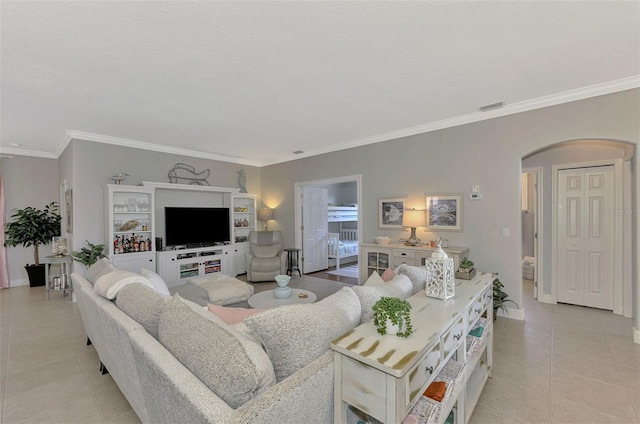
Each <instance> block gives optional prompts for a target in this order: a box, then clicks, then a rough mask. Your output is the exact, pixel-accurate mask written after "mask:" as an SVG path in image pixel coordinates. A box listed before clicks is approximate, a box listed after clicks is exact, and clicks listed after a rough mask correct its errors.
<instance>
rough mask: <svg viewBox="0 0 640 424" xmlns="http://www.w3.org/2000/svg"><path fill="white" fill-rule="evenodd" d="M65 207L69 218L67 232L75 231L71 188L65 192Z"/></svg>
mask: <svg viewBox="0 0 640 424" xmlns="http://www.w3.org/2000/svg"><path fill="white" fill-rule="evenodd" d="M64 208H65V211H66V214H67V216H66V219H67V233H69V234H71V233H73V192H72V191H71V189H69V190H67V191H65V192H64Z"/></svg>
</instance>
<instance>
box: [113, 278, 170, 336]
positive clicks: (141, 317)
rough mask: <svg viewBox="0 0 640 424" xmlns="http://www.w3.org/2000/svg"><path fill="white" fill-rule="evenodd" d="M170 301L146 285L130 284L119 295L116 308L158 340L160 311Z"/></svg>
mask: <svg viewBox="0 0 640 424" xmlns="http://www.w3.org/2000/svg"><path fill="white" fill-rule="evenodd" d="M168 299H170V297H168V296H164V295H162V294H160V293H158V292H157V291H156V290H154V289H152V288H150V287H149V286H147V285H145V284H139V283H135V284H129V285H128V286H126V287H124V288H123V289H122V290H120V292H119V293H118V297H117V298H116V306H117V307H118V308H120V310H121V311H122V312H124V313H125V314H127V315H129V316H130V317H131V318H133V319H134V320H135V321H137V322H138V323H139V324H140V325H142V326H143V327H144V329H145V330H147V333H149V334H151V335H152V336H153V337H154V338H156V339H157V338H158V325H159V323H160V311H161V310H162V307H163V306H164V304H165V303H166V302H167V301H168Z"/></svg>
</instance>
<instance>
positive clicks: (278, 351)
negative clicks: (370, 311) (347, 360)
mask: <svg viewBox="0 0 640 424" xmlns="http://www.w3.org/2000/svg"><path fill="white" fill-rule="evenodd" d="M244 322H245V324H246V325H247V327H249V328H250V329H251V330H253V332H254V333H255V334H256V335H257V336H258V337H259V338H260V340H261V341H262V344H263V345H264V347H265V349H266V350H267V354H268V355H269V358H271V362H272V363H273V368H274V369H275V371H276V377H277V379H278V381H281V380H283V379H285V378H287V377H288V376H290V375H291V374H293V373H295V372H296V371H297V370H299V369H300V368H303V367H305V366H306V365H307V364H309V363H311V362H312V361H313V360H314V359H316V358H317V357H319V356H320V355H322V354H323V353H324V352H326V351H327V350H328V349H329V348H330V344H331V342H332V341H333V340H335V339H337V338H338V337H340V336H341V335H343V334H344V333H346V332H348V331H350V330H352V329H353V328H355V327H356V326H357V325H358V324H359V322H360V302H359V301H358V297H357V296H356V295H355V294H354V293H353V290H352V289H351V288H349V287H345V288H342V289H340V290H339V291H338V292H336V293H334V294H332V295H331V296H328V297H326V298H324V299H322V300H321V301H319V302H316V303H313V304H297V305H287V306H281V307H279V308H273V309H268V310H266V311H264V312H261V313H259V314H256V315H251V316H249V317H247V318H245V320H244Z"/></svg>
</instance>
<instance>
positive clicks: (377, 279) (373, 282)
mask: <svg viewBox="0 0 640 424" xmlns="http://www.w3.org/2000/svg"><path fill="white" fill-rule="evenodd" d="M385 284H387V283H385V282H384V280H383V279H382V277H381V276H380V274H378V273H377V272H375V271H374V272H372V273H371V275H370V276H369V278H367V281H365V283H364V284H363V286H371V287H376V286H384V285H385Z"/></svg>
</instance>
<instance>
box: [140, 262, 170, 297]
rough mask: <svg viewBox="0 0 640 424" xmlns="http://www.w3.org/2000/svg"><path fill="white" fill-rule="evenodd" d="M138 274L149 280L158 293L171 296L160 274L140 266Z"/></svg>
mask: <svg viewBox="0 0 640 424" xmlns="http://www.w3.org/2000/svg"><path fill="white" fill-rule="evenodd" d="M140 275H142V276H143V277H145V278H146V279H147V280H149V281H150V282H151V285H153V288H154V289H156V291H157V292H158V293H162V294H166V295H167V296H171V293H169V288H168V287H167V283H165V282H164V280H163V279H162V277H161V276H160V275H158V274H156V273H155V272H153V271H151V270H150V269H146V268H140Z"/></svg>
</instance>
